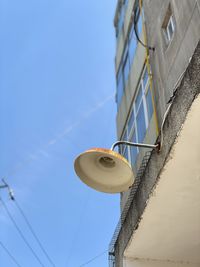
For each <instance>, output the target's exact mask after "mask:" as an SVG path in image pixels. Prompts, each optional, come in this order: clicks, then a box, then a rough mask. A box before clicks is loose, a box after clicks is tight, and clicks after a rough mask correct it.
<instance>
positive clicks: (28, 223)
mask: <svg viewBox="0 0 200 267" xmlns="http://www.w3.org/2000/svg"><path fill="white" fill-rule="evenodd" d="M13 201H14V203H15V205H16V207H17V209H18V210H19V212H20V214H21V215H22V217H23V218H24V221H25V222H26V224H27V226H28V228H29V230H30V232H31V233H32V235H33V237H34V238H35V240H36V242H37V243H38V245H39V247H40V249H41V250H42V252H43V253H44V255H45V256H46V258H47V260H48V261H49V263H50V264H51V265H52V266H53V267H56V265H55V264H54V262H53V261H52V259H51V258H50V256H49V254H48V253H47V251H46V250H45V248H44V246H43V245H42V243H41V241H40V239H39V238H38V236H37V235H36V233H35V231H34V230H33V227H32V226H31V224H30V222H29V220H28V218H27V216H26V215H25V213H24V212H23V210H22V208H21V207H20V205H19V203H18V201H17V200H16V198H15V197H14V199H13Z"/></svg>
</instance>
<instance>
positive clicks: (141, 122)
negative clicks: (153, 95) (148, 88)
mask: <svg viewBox="0 0 200 267" xmlns="http://www.w3.org/2000/svg"><path fill="white" fill-rule="evenodd" d="M136 121H137V134H138V142H139V143H142V142H143V140H144V137H145V134H146V124H145V117H144V105H143V103H142V104H141V105H140V108H139V111H138V114H137V119H136Z"/></svg>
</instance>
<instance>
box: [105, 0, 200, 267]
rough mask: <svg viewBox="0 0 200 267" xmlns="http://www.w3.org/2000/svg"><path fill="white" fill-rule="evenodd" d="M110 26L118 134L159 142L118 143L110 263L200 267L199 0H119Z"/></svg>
mask: <svg viewBox="0 0 200 267" xmlns="http://www.w3.org/2000/svg"><path fill="white" fill-rule="evenodd" d="M114 25H115V29H116V57H115V69H116V84H117V92H116V102H117V118H116V123H117V136H118V139H119V140H129V141H133V142H139V143H149V144H154V143H156V142H157V141H160V142H161V144H162V146H161V150H160V152H157V151H149V150H147V149H141V148H140V149H138V148H133V147H127V146H121V147H120V151H119V152H120V153H121V154H122V155H123V156H124V157H126V158H127V159H128V160H129V162H130V163H131V165H132V167H133V170H134V172H135V174H136V179H135V182H134V185H133V186H132V188H130V190H129V192H124V193H122V194H121V218H120V220H119V224H118V226H117V228H116V231H115V233H114V236H113V239H112V241H111V244H110V250H109V258H110V266H116V267H132V266H133V267H146V266H154V267H157V266H159V267H160V266H162V267H168V266H172V267H181V266H183V267H185V266H191V267H197V266H200V138H199V136H200V96H199V93H200V42H199V41H200V0H164V1H163V0H143V1H142V0H118V3H117V8H116V13H115V18H114ZM161 133H162V134H163V135H162V134H161ZM161 136H163V139H162V138H161ZM161 139H162V140H161Z"/></svg>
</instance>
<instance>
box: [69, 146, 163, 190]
mask: <svg viewBox="0 0 200 267" xmlns="http://www.w3.org/2000/svg"><path fill="white" fill-rule="evenodd" d="M122 144H123V145H128V146H137V147H144V148H151V149H156V150H159V147H160V146H159V144H155V145H149V144H140V143H132V142H128V141H117V142H115V143H114V144H113V145H112V147H111V149H105V148H92V149H89V150H87V151H85V152H84V153H82V154H80V155H79V156H78V157H77V158H76V160H75V162H74V168H75V171H76V174H77V175H78V176H79V177H80V179H81V180H82V181H83V182H84V183H85V184H87V185H88V186H90V187H92V188H94V189H96V190H97V191H101V192H105V193H120V192H124V191H127V190H128V189H129V188H130V187H131V186H132V184H133V182H134V173H133V170H132V168H131V165H130V163H129V162H128V161H127V160H126V159H125V158H124V157H123V156H122V155H120V154H119V153H117V152H115V151H114V149H115V147H116V146H119V145H122Z"/></svg>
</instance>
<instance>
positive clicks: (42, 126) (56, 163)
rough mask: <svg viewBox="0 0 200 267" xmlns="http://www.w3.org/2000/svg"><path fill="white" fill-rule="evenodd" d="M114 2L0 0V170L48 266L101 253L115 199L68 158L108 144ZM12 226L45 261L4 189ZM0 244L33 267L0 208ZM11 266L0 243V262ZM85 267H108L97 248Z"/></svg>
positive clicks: (112, 112)
mask: <svg viewBox="0 0 200 267" xmlns="http://www.w3.org/2000/svg"><path fill="white" fill-rule="evenodd" d="M115 6H116V0H109V1H94V0H87V1H81V0H78V1H69V0H56V1H55V0H29V1H27V0H18V1H16V0H0V25H1V27H0V34H1V43H0V49H1V50H0V51H1V52H0V53H1V57H0V76H1V78H0V125H1V133H0V147H1V153H0V175H1V177H5V178H6V180H7V182H8V183H9V184H10V186H11V187H12V188H13V190H14V192H15V196H16V199H17V200H18V202H19V203H20V206H21V207H22V209H23V211H24V212H25V213H26V215H27V217H28V218H29V220H30V222H31V224H32V226H33V228H34V229H35V231H36V233H37V234H38V236H39V238H40V240H41V241H42V243H43V245H44V247H45V248H46V250H47V251H48V253H49V254H50V256H51V258H52V259H53V261H54V262H55V264H56V266H58V267H79V266H81V264H83V263H84V262H87V261H88V260H90V259H91V258H93V257H95V256H96V255H98V254H100V253H101V252H103V251H105V250H106V249H107V247H108V244H109V242H110V239H111V237H112V234H113V231H114V229H115V226H116V224H117V220H118V215H119V195H109V194H103V193H99V192H96V191H94V190H92V189H90V188H88V187H87V186H86V185H84V184H83V183H82V182H80V180H79V179H78V178H77V177H76V175H75V173H74V169H73V162H74V159H75V157H76V156H77V155H78V154H79V153H81V152H82V151H84V150H85V149H88V148H90V147H110V146H111V144H112V143H113V142H114V141H115V140H116V134H115V117H116V105H115V101H114V94H115V75H114V53H115V35H114V29H113V17H114V11H115ZM0 196H1V197H2V199H3V200H4V201H5V202H6V205H7V206H8V208H9V210H10V212H11V213H12V215H13V217H14V218H15V220H16V222H17V224H18V226H19V227H20V229H21V230H22V231H23V233H24V235H25V236H26V237H27V239H28V240H29V242H30V244H31V246H32V247H33V248H34V250H35V251H36V253H37V254H38V256H39V257H40V259H41V261H42V262H43V263H44V266H50V265H49V263H48V261H47V260H46V258H45V257H44V255H43V254H42V252H41V251H40V249H39V247H38V246H37V244H36V243H35V240H34V239H33V237H32V236H31V234H30V232H29V231H28V229H27V227H26V225H25V223H24V221H23V219H22V217H21V216H20V214H19V212H18V210H17V209H16V207H15V205H14V203H12V202H11V201H10V200H9V199H8V195H7V192H6V191H3V190H2V191H1V192H0ZM0 241H1V242H3V244H4V245H5V246H6V247H7V248H8V249H9V251H10V252H11V253H12V254H13V256H14V257H15V258H16V259H17V261H18V262H19V263H20V265H21V266H26V267H27V266H28V267H37V266H39V264H38V263H37V262H36V261H35V259H34V257H33V256H32V254H31V253H30V251H29V250H28V249H27V247H26V246H25V244H24V243H23V241H22V240H21V238H20V236H19V235H18V233H17V232H16V229H15V228H14V227H13V225H12V223H11V222H10V221H9V218H8V217H7V215H6V213H5V211H4V209H3V207H2V205H0ZM7 266H9V267H12V266H16V265H15V264H14V263H13V262H12V261H11V259H10V258H9V257H8V255H7V254H6V253H5V251H4V250H2V248H1V247H0V267H7ZM88 266H92V267H100V266H101V267H102V266H108V261H107V254H104V255H103V256H102V257H100V258H98V259H97V260H95V261H94V262H92V263H91V264H88Z"/></svg>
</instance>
